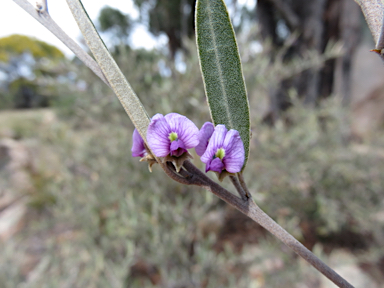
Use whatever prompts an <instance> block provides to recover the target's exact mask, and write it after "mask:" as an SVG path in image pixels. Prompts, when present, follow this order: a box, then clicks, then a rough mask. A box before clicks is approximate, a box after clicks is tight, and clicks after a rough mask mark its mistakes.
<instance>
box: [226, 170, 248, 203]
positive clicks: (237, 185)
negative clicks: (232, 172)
mask: <svg viewBox="0 0 384 288" xmlns="http://www.w3.org/2000/svg"><path fill="white" fill-rule="evenodd" d="M229 178H230V179H231V181H232V184H233V186H235V188H236V190H237V192H238V193H239V195H240V197H241V199H243V200H244V201H247V200H248V195H247V193H246V192H245V191H244V189H243V187H242V186H241V185H240V182H239V179H237V178H236V177H235V176H229Z"/></svg>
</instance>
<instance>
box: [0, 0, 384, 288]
mask: <svg viewBox="0 0 384 288" xmlns="http://www.w3.org/2000/svg"><path fill="white" fill-rule="evenodd" d="M134 2H135V5H136V6H137V7H138V9H139V10H140V13H141V14H140V18H139V21H141V22H142V23H145V24H146V25H147V26H148V29H149V31H150V32H151V33H153V35H155V36H157V35H166V36H167V38H168V46H167V47H163V48H162V49H158V50H143V49H136V50H135V49H132V48H131V47H130V46H129V45H128V43H127V41H126V39H127V37H128V35H129V33H130V32H131V31H132V27H133V26H134V25H135V24H136V23H135V22H134V21H133V20H132V19H130V17H129V16H128V15H125V14H123V13H122V12H120V11H118V10H116V9H113V8H110V7H105V8H104V9H103V10H102V11H101V12H100V16H99V18H98V21H97V23H96V26H97V27H98V28H99V29H100V30H101V31H103V35H105V37H106V43H107V45H108V46H109V49H110V51H111V52H112V53H113V55H114V57H115V59H116V61H117V62H118V64H119V66H120V67H121V69H122V71H123V72H124V74H125V75H126V77H127V79H128V81H129V82H130V83H131V85H132V86H133V88H134V90H135V92H136V93H137V94H138V96H139V97H140V99H141V100H142V102H143V104H144V106H145V107H146V109H147V111H148V112H149V114H150V115H154V114H155V113H162V114H167V113H170V112H177V113H181V114H184V115H186V116H188V117H189V118H190V119H192V120H193V121H194V122H195V123H196V124H197V126H198V127H201V125H202V124H203V123H204V122H206V121H209V120H210V117H209V111H208V107H207V105H206V101H205V95H204V88H203V83H202V79H201V74H200V68H199V64H198V59H197V54H196V47H195V43H194V32H193V31H194V27H193V13H194V1H193V0H172V1H170V0H168V1H160V0H158V1H147V0H134ZM227 5H228V7H229V9H230V11H231V17H232V18H233V23H234V28H235V30H236V33H237V37H238V42H239V43H238V45H239V49H240V54H241V58H242V61H243V65H244V75H245V80H246V84H247V89H248V94H249V101H250V106H251V117H252V119H251V122H252V132H253V138H252V143H251V155H250V159H249V164H248V167H247V169H246V171H245V179H246V181H247V182H248V185H249V187H250V190H251V192H252V194H253V197H254V198H255V200H256V201H257V203H258V204H259V205H260V206H261V207H262V209H264V210H265V211H266V212H267V213H268V214H269V215H270V216H271V217H272V218H274V219H275V220H276V221H277V222H278V223H279V224H280V225H281V226H283V227H284V228H285V229H287V230H288V231H289V232H290V233H292V234H293V235H294V236H295V237H296V238H298V239H299V240H300V241H301V242H302V243H303V244H304V245H305V246H306V247H308V248H309V249H311V250H312V251H314V253H316V254H317V255H318V256H319V257H320V258H322V259H324V261H325V262H327V263H329V265H330V266H331V267H332V268H335V269H336V270H337V271H338V272H339V273H340V274H342V276H344V277H345V278H346V279H348V280H349V281H350V282H351V283H352V284H354V285H355V286H356V287H383V286H382V283H384V251H383V249H382V247H383V245H384V214H383V208H384V202H383V194H384V191H383V187H384V161H383V159H384V148H383V147H384V135H383V133H382V131H383V130H382V126H383V123H384V86H383V81H382V80H381V79H380V75H383V74H382V73H383V71H382V69H383V67H382V64H381V63H377V62H379V61H378V58H375V57H376V55H372V54H369V53H368V51H369V49H370V48H372V47H373V44H372V43H371V41H372V40H371V38H370V36H369V32H368V30H367V28H366V26H365V23H364V20H363V18H362V16H361V14H360V11H359V7H358V6H357V5H356V4H355V3H354V2H353V1H352V0H327V1H320V0H316V1H304V0H297V1H277V0H259V1H257V5H253V6H252V5H251V6H250V5H247V6H244V5H240V4H239V3H238V2H237V1H236V0H232V1H227ZM42 29H43V28H42ZM0 79H1V82H0V109H1V110H0V243H1V244H0V254H1V255H2V257H1V258H0V287H175V288H176V287H180V288H181V287H281V286H282V285H284V287H334V286H332V284H330V282H329V281H328V280H327V279H325V278H324V277H323V276H322V275H320V274H319V273H318V272H317V271H316V270H314V269H313V268H311V267H310V266H309V265H308V264H306V263H305V262H304V261H303V260H301V259H299V258H298V257H296V255H295V254H294V253H293V252H292V251H290V250H289V249H288V248H287V247H285V246H284V245H283V244H281V243H279V241H278V240H276V239H274V238H273V237H272V236H271V235H269V234H267V233H266V232H265V231H264V230H263V229H262V228H261V227H260V226H258V225H257V224H255V223H253V222H252V221H251V220H249V219H247V218H246V217H245V216H243V215H242V214H240V213H239V212H237V211H235V210H233V209H232V208H230V207H228V206H227V205H225V204H224V203H223V202H221V201H219V200H218V199H217V198H215V197H214V196H212V195H211V194H210V193H208V192H207V191H204V190H201V189H198V188H196V187H187V186H182V185H180V184H178V183H174V182H172V181H170V180H169V179H167V178H166V177H164V174H163V172H162V171H161V169H159V168H158V167H155V168H154V172H153V173H149V171H148V167H147V166H146V165H145V164H144V163H140V162H139V159H137V158H132V157H131V155H130V148H131V135H132V132H133V125H132V123H131V122H130V120H129V118H128V117H127V115H126V114H125V113H124V110H123V109H122V107H121V105H120V103H119V102H118V100H117V98H116V97H115V96H114V95H113V93H112V91H111V90H109V89H108V87H106V85H105V84H104V83H102V81H100V80H99V79H98V78H97V77H96V76H95V75H93V74H92V72H90V71H89V70H88V69H87V68H86V67H85V66H84V65H82V63H80V62H79V60H78V59H77V58H73V59H68V58H67V57H65V56H64V55H63V54H62V53H61V52H60V51H59V50H58V49H57V48H55V47H52V46H50V45H48V44H46V43H44V42H41V41H39V40H37V39H33V38H29V37H27V36H23V35H12V36H9V37H5V38H1V39H0ZM194 155H195V154H194ZM198 158H199V157H198V156H197V155H195V161H194V162H195V163H196V165H198V166H199V167H201V168H202V169H203V167H202V164H200V163H199V161H198ZM211 176H212V175H211ZM213 176H214V175H213ZM223 185H225V186H226V187H228V188H229V189H231V187H230V185H229V183H227V182H224V183H223Z"/></svg>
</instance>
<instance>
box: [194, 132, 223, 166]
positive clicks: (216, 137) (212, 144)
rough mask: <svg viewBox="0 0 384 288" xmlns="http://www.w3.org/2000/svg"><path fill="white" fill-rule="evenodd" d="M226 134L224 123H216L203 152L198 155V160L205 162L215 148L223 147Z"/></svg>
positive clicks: (209, 158)
mask: <svg viewBox="0 0 384 288" xmlns="http://www.w3.org/2000/svg"><path fill="white" fill-rule="evenodd" d="M226 134H227V128H225V125H221V124H220V125H217V126H216V128H215V131H214V132H213V134H212V137H211V140H210V141H209V143H208V146H207V149H206V150H205V152H204V154H203V155H202V156H201V157H200V160H201V161H202V162H204V163H205V164H207V163H208V162H210V161H211V160H212V159H213V155H215V153H216V151H217V149H219V148H222V147H223V143H224V139H225V135H226Z"/></svg>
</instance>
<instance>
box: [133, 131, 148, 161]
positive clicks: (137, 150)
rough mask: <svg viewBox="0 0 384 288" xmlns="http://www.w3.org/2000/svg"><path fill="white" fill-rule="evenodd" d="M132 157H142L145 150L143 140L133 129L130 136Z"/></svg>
mask: <svg viewBox="0 0 384 288" xmlns="http://www.w3.org/2000/svg"><path fill="white" fill-rule="evenodd" d="M131 152H132V157H144V155H145V153H146V150H145V146H144V140H143V138H142V137H141V135H140V134H139V132H138V131H137V129H136V128H135V130H133V134H132V149H131Z"/></svg>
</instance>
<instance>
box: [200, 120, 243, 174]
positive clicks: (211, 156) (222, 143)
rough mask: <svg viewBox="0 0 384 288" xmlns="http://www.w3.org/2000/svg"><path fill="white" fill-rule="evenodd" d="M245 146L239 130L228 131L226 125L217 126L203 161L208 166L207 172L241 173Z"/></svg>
mask: <svg viewBox="0 0 384 288" xmlns="http://www.w3.org/2000/svg"><path fill="white" fill-rule="evenodd" d="M244 158H245V153H244V145H243V141H242V140H241V138H240V134H239V132H238V131H237V130H232V129H231V130H229V131H228V130H227V128H225V125H217V126H216V128H215V131H214V132H213V134H212V137H211V139H210V140H209V143H208V146H207V149H206V151H205V153H204V154H203V155H202V156H201V158H200V159H201V161H202V162H204V163H205V164H206V168H205V172H208V171H209V170H211V171H216V172H219V173H221V172H222V171H223V170H226V171H228V172H229V173H237V172H240V170H241V168H242V167H243V164H244Z"/></svg>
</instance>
